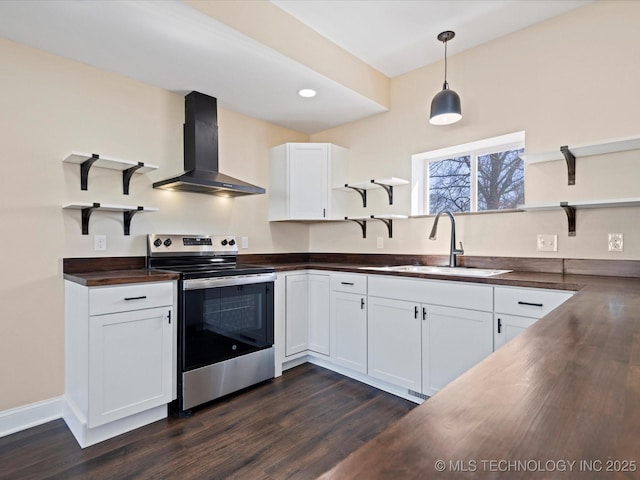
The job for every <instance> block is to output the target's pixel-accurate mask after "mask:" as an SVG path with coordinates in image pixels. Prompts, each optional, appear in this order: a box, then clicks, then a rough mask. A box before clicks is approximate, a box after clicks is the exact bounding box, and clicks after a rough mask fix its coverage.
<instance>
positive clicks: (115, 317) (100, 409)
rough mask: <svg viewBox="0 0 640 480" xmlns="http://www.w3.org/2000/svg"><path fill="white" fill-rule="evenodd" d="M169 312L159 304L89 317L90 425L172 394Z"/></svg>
mask: <svg viewBox="0 0 640 480" xmlns="http://www.w3.org/2000/svg"><path fill="white" fill-rule="evenodd" d="M170 315H171V309H170V307H162V308H152V309H145V310H137V311H133V312H121V313H114V314H110V315H98V316H92V317H91V318H90V326H89V418H88V420H89V422H88V426H89V427H90V428H94V427H97V426H100V425H104V424H105V423H109V422H112V421H114V420H118V419H120V418H124V417H127V416H129V415H132V414H134V413H138V412H142V411H144V410H147V409H149V408H153V407H157V406H158V405H163V404H166V403H169V402H170V401H171V400H172V399H171V381H172V372H171V363H172V362H171V355H172V345H171V342H172V339H173V335H172V331H171V330H172V328H171V323H170Z"/></svg>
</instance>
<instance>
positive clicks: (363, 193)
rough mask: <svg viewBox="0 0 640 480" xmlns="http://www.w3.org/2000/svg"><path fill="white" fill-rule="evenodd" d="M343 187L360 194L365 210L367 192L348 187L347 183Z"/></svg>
mask: <svg viewBox="0 0 640 480" xmlns="http://www.w3.org/2000/svg"><path fill="white" fill-rule="evenodd" d="M344 186H345V187H346V188H350V189H351V190H355V191H356V192H358V193H359V194H360V196H361V197H362V206H363V207H365V208H366V206H367V191H366V190H365V189H364V188H358V187H353V186H351V185H349V184H348V183H345V184H344Z"/></svg>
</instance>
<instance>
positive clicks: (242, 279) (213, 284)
mask: <svg viewBox="0 0 640 480" xmlns="http://www.w3.org/2000/svg"><path fill="white" fill-rule="evenodd" d="M275 280H276V274H275V273H274V272H271V273H257V274H252V275H234V276H226V277H211V278H194V279H192V280H184V281H183V282H182V289H183V290H202V289H204V288H218V287H233V286H235V285H250V284H253V283H267V282H274V281H275Z"/></svg>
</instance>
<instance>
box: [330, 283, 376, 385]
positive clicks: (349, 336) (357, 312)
mask: <svg viewBox="0 0 640 480" xmlns="http://www.w3.org/2000/svg"><path fill="white" fill-rule="evenodd" d="M331 361H332V362H333V363H335V364H336V365H341V366H343V367H347V368H350V369H351V370H355V371H356V372H360V373H367V301H366V295H362V294H356V293H346V292H331Z"/></svg>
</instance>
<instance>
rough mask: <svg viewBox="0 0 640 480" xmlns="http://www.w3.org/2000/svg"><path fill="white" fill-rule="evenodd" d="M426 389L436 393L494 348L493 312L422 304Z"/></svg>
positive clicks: (429, 392)
mask: <svg viewBox="0 0 640 480" xmlns="http://www.w3.org/2000/svg"><path fill="white" fill-rule="evenodd" d="M422 308H423V309H424V311H423V312H424V313H426V316H425V321H424V325H423V329H422V334H423V352H422V361H423V367H422V370H423V372H422V373H423V379H422V382H423V388H424V390H423V393H425V394H426V395H433V394H434V393H436V392H437V391H438V390H440V389H442V388H443V387H445V386H446V385H447V384H448V383H449V382H451V381H453V380H455V379H456V378H457V377H458V376H460V375H462V374H463V373H464V372H466V371H467V370H468V369H469V368H471V367H473V366H474V365H475V364H477V363H479V362H480V361H481V360H483V359H484V358H485V357H487V356H488V355H489V354H491V352H492V351H493V328H492V324H493V315H492V314H491V313H489V312H478V311H475V310H465V309H462V308H451V307H441V306H435V305H423V306H422Z"/></svg>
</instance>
